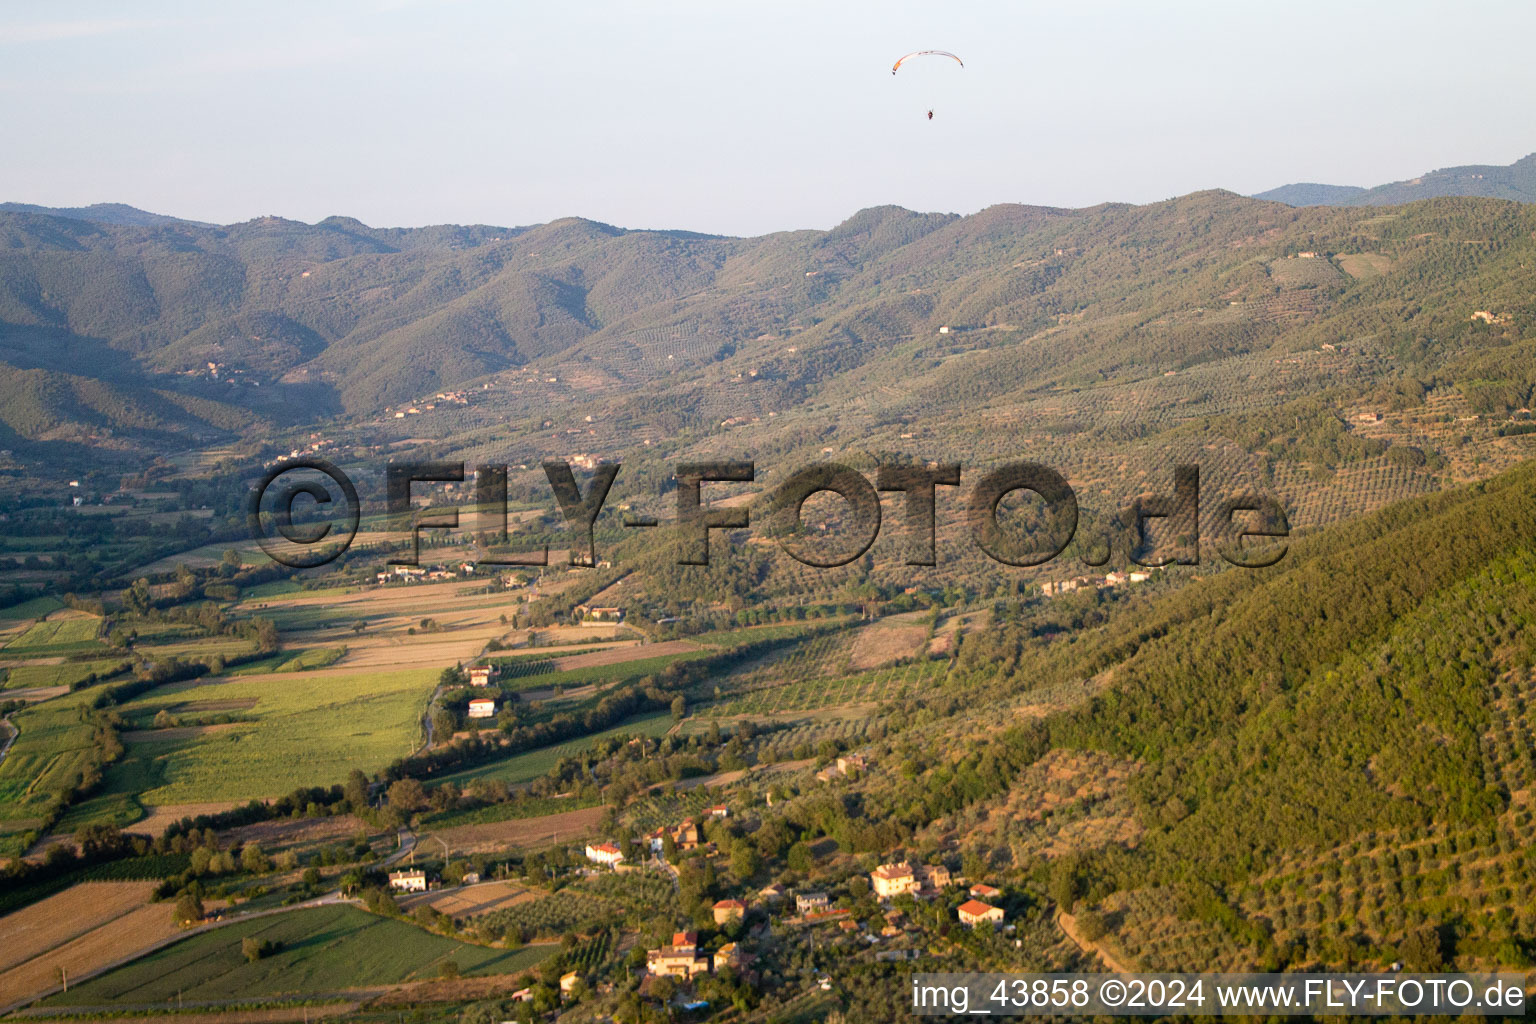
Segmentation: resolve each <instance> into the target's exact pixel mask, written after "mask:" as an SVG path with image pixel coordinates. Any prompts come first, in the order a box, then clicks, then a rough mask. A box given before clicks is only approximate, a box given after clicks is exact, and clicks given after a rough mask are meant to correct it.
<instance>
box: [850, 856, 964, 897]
mask: <svg viewBox="0 0 1536 1024" xmlns="http://www.w3.org/2000/svg"><path fill="white" fill-rule="evenodd" d="M949 881H950V875H949V869H948V868H946V867H944V866H943V865H942V864H932V865H929V864H917V865H913V864H909V863H907V862H906V861H899V862H897V863H895V864H881V865H880V866H879V867H877V868H875V870H874V871H871V872H870V874H869V883H870V886H871V887H872V888H873V889H874V890H875V895H876V896H878V897H880V898H881V899H883V900H888V899H890V898H891V897H893V896H901V895H904V894H906V893H919V892H923V891H929V892H931V891H935V890H938V889H942V888H944V887H945V886H946V885H948V884H949Z"/></svg>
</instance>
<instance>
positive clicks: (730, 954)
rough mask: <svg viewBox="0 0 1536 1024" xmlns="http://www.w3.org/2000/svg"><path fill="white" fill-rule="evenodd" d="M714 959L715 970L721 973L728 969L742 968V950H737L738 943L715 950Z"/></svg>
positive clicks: (727, 944)
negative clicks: (722, 970)
mask: <svg viewBox="0 0 1536 1024" xmlns="http://www.w3.org/2000/svg"><path fill="white" fill-rule="evenodd" d="M714 959H715V970H717V971H719V970H721V969H723V968H726V967H740V966H741V964H742V960H743V957H742V955H741V950H740V949H738V948H737V946H736V943H734V942H727V943H726V944H725V945H723V946H721V947H720V948H719V949H717V950H715V958H714Z"/></svg>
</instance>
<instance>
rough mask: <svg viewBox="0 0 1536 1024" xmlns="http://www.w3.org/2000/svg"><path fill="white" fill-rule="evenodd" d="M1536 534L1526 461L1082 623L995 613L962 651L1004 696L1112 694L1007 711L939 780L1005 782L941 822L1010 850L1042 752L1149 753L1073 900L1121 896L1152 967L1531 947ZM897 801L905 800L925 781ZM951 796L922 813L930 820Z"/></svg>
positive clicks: (924, 755) (982, 850)
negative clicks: (1085, 686) (1034, 717)
mask: <svg viewBox="0 0 1536 1024" xmlns="http://www.w3.org/2000/svg"><path fill="white" fill-rule="evenodd" d="M1533 531H1536V468H1533V467H1532V466H1530V465H1525V466H1522V467H1520V468H1519V469H1516V470H1513V471H1511V472H1509V473H1506V474H1503V475H1501V476H1499V477H1497V478H1495V479H1493V480H1490V481H1488V482H1487V483H1485V484H1480V485H1477V486H1473V487H1469V488H1462V489H1458V490H1455V491H1452V492H1448V493H1444V494H1439V495H1435V496H1432V497H1429V498H1424V499H1418V500H1414V501H1410V502H1404V503H1401V504H1397V505H1393V506H1391V507H1390V508H1388V509H1386V510H1384V511H1383V512H1380V513H1377V514H1374V515H1371V516H1367V517H1364V518H1362V519H1359V520H1357V521H1354V522H1351V523H1348V524H1343V525H1339V526H1335V527H1332V528H1330V529H1328V530H1326V531H1324V532H1322V533H1319V534H1317V535H1314V536H1312V537H1310V538H1307V539H1305V540H1303V541H1301V542H1299V543H1297V544H1295V545H1294V546H1293V547H1292V550H1291V552H1290V553H1289V554H1288V556H1287V558H1286V559H1285V561H1284V562H1283V563H1281V565H1279V566H1277V567H1275V568H1273V569H1267V570H1262V571H1257V572H1227V573H1222V574H1218V575H1216V576H1214V577H1207V578H1205V579H1203V580H1199V581H1196V582H1192V583H1190V584H1189V585H1187V586H1185V587H1183V588H1181V589H1179V590H1177V591H1176V592H1174V593H1172V594H1170V595H1168V596H1167V597H1165V598H1162V599H1159V600H1154V601H1150V602H1146V603H1144V604H1141V605H1140V606H1139V607H1135V608H1130V609H1127V610H1125V611H1124V612H1123V613H1120V614H1117V615H1114V616H1113V617H1112V618H1110V619H1109V621H1107V622H1106V623H1105V624H1104V625H1102V626H1099V627H1097V628H1093V629H1088V630H1083V631H1080V632H1078V633H1076V634H1074V635H1073V636H1071V637H1070V638H1068V639H1062V640H1058V641H1055V642H1049V643H1044V642H1041V641H1038V640H1031V639H1029V636H1028V631H1027V630H1025V629H1022V628H1021V627H1014V626H1009V625H1006V624H1002V628H1000V629H998V630H996V631H995V632H993V633H991V634H989V635H987V636H985V637H977V638H975V639H974V640H973V641H971V642H970V643H969V644H968V649H967V650H965V651H964V652H963V655H962V666H973V667H974V669H975V671H976V672H977V673H978V675H977V676H976V679H977V683H976V685H977V686H978V687H980V688H982V689H983V690H991V693H992V696H991V698H990V701H991V702H993V703H996V702H999V701H1003V700H1007V701H1011V702H1023V703H1025V704H1026V705H1027V704H1028V702H1029V701H1030V700H1031V694H1035V693H1049V692H1051V691H1052V689H1053V688H1059V687H1061V686H1063V685H1065V684H1069V683H1071V682H1073V681H1076V680H1082V679H1085V678H1092V679H1095V680H1099V681H1100V685H1099V686H1097V687H1095V688H1094V695H1093V696H1092V697H1090V698H1088V699H1087V700H1086V701H1085V702H1083V703H1081V704H1080V705H1079V706H1077V707H1075V708H1072V709H1068V710H1065V711H1063V712H1061V713H1059V714H1057V715H1054V716H1052V717H1050V718H1048V719H1046V720H1044V721H1043V722H1031V721H1029V720H1027V719H1026V720H1023V721H1019V722H1016V723H1013V725H1012V728H1011V729H1010V731H1009V732H1007V733H1004V734H1003V735H1002V736H1001V737H1000V738H999V739H997V740H993V741H990V742H987V743H984V744H981V745H980V746H978V747H976V748H975V749H974V750H972V751H970V752H969V753H968V754H967V755H966V756H965V758H964V759H963V760H962V761H961V763H960V764H958V765H956V766H955V767H954V769H953V772H952V775H951V773H950V772H949V771H946V770H937V769H936V770H935V772H934V773H932V774H930V776H929V778H928V779H927V785H926V786H925V787H924V791H925V792H926V793H928V794H933V796H934V797H937V795H938V793H940V792H942V791H943V790H942V789H941V788H940V786H941V780H942V779H944V778H946V777H949V778H951V779H952V781H951V782H950V783H949V785H950V786H958V787H959V788H960V789H961V790H962V791H967V790H968V791H970V792H978V791H981V792H985V790H986V789H987V788H988V787H994V786H995V787H999V788H1000V790H1001V795H997V796H987V797H985V798H983V799H981V800H979V801H978V802H976V803H975V804H971V805H970V806H969V807H968V808H967V809H966V810H964V811H962V812H960V813H958V814H957V815H956V816H955V817H954V818H952V819H946V823H945V824H944V825H941V826H939V827H949V828H954V829H955V830H956V832H957V834H958V835H960V836H962V837H964V836H966V835H967V834H968V833H973V835H974V838H972V839H970V840H969V841H967V840H965V839H962V840H961V842H962V843H963V844H967V845H973V846H974V848H975V849H976V851H977V853H978V854H979V855H980V856H982V857H984V858H996V857H999V856H1005V857H1007V856H1017V855H1018V854H1019V853H1021V852H1022V851H1023V850H1025V849H1028V848H1029V839H1030V833H1031V832H1032V831H1036V830H1039V829H1041V828H1044V827H1045V826H1044V825H1042V824H1041V823H1031V824H1026V825H1025V826H1023V827H1022V829H1021V831H1020V832H1019V833H1016V834H1015V833H1010V832H1009V831H1007V830H1006V829H1003V828H1001V827H1000V826H999V824H998V821H999V818H1000V817H1005V816H1006V808H1008V807H1009V806H1010V804H1012V802H1013V801H1015V800H1018V799H1020V798H1021V796H1027V792H1028V788H1027V786H1025V781H1026V780H1027V779H1028V778H1029V772H1030V770H1031V769H1029V768H1027V767H1025V766H1027V765H1028V764H1029V763H1031V762H1034V761H1037V760H1043V761H1051V760H1052V759H1055V758H1058V757H1060V756H1063V755H1071V756H1072V757H1084V756H1089V755H1090V753H1091V755H1092V756H1093V757H1098V758H1107V759H1108V760H1107V762H1106V763H1109V764H1120V765H1132V766H1135V767H1134V768H1133V769H1132V770H1131V771H1130V773H1129V776H1128V778H1127V779H1126V780H1125V781H1123V782H1120V783H1118V784H1113V785H1112V786H1111V791H1112V792H1111V795H1110V798H1109V799H1107V800H1106V799H1105V798H1104V797H1103V796H1101V797H1099V798H1098V801H1096V802H1097V804H1098V806H1097V808H1096V809H1095V807H1094V805H1093V804H1086V805H1084V806H1083V807H1082V808H1081V809H1080V810H1079V811H1078V812H1077V813H1080V814H1087V815H1088V817H1089V818H1090V819H1091V818H1093V817H1095V816H1101V815H1109V816H1113V815H1115V814H1123V815H1126V816H1128V821H1129V822H1132V823H1133V831H1134V833H1135V835H1136V841H1135V842H1134V843H1132V844H1130V845H1129V846H1125V845H1121V844H1120V843H1117V842H1105V841H1103V840H1100V841H1098V842H1094V841H1089V842H1087V843H1083V844H1082V845H1081V847H1080V848H1079V849H1078V850H1077V851H1076V856H1075V857H1074V859H1073V860H1072V861H1071V870H1072V877H1071V879H1070V889H1069V890H1064V891H1070V892H1071V893H1072V894H1073V898H1074V899H1082V900H1083V901H1085V906H1090V907H1094V908H1097V909H1098V910H1099V911H1102V912H1103V914H1104V915H1105V916H1106V917H1107V919H1108V920H1109V921H1110V922H1111V925H1112V927H1113V930H1115V931H1118V932H1119V935H1118V942H1119V947H1118V948H1121V949H1123V950H1124V951H1125V952H1126V953H1127V954H1128V955H1129V956H1131V957H1132V958H1135V959H1138V960H1140V962H1142V963H1143V964H1145V965H1146V966H1147V967H1148V969H1183V970H1194V969H1210V968H1212V967H1214V966H1215V965H1217V964H1222V963H1228V964H1233V965H1237V964H1244V965H1250V966H1251V965H1254V964H1266V963H1267V964H1271V965H1274V964H1285V965H1289V966H1292V967H1300V966H1304V965H1307V964H1314V965H1315V964H1326V965H1329V966H1342V965H1343V964H1345V963H1348V962H1351V959H1355V960H1358V959H1372V960H1374V959H1377V958H1380V959H1383V960H1390V959H1406V958H1407V956H1406V955H1405V954H1403V953H1402V952H1401V951H1402V950H1406V949H1407V948H1408V947H1409V946H1410V945H1411V944H1412V943H1413V942H1415V941H1417V939H1416V938H1415V936H1416V934H1417V932H1418V930H1419V929H1420V928H1421V927H1423V926H1425V925H1426V923H1433V924H1436V925H1437V926H1439V927H1440V928H1441V932H1442V937H1443V939H1444V942H1445V950H1446V952H1447V955H1460V956H1463V957H1466V958H1467V962H1473V961H1478V960H1480V959H1481V961H1482V962H1491V961H1497V962H1503V963H1511V962H1512V963H1524V962H1528V960H1527V959H1526V958H1527V957H1528V956H1529V953H1530V950H1529V949H1528V948H1527V946H1526V944H1527V943H1528V941H1529V940H1528V937H1529V935H1530V934H1531V929H1532V927H1533V926H1536V918H1533V916H1532V913H1533V911H1532V908H1533V906H1536V904H1533V903H1532V902H1531V898H1532V896H1533V895H1536V873H1533V868H1536V864H1533V862H1532V860H1531V857H1530V855H1529V851H1530V849H1531V841H1532V839H1533V838H1536V819H1533V815H1532V808H1531V807H1530V805H1529V797H1530V793H1531V788H1530V787H1531V785H1532V783H1533V782H1536V760H1533V756H1532V747H1531V744H1530V742H1529V737H1530V736H1531V731H1532V722H1531V721H1530V718H1529V707H1528V704H1529V695H1530V692H1531V687H1532V685H1533V682H1536V675H1533V672H1532V666H1533V665H1536V646H1533V639H1532V633H1531V630H1530V628H1529V626H1530V622H1531V620H1532V616H1533V614H1536V600H1533V598H1532V594H1533V593H1536V589H1533V584H1536V543H1533V542H1532V540H1531V538H1532V537H1533V536H1536V532H1533ZM1009 649H1014V650H1016V651H1019V652H1021V653H1019V654H1017V655H1016V658H1017V664H1018V668H1017V669H1015V670H1012V671H1007V672H1005V677H1007V678H1009V679H1011V683H987V682H984V681H983V680H985V678H986V674H985V673H984V672H983V671H982V666H983V665H985V664H987V663H988V662H991V663H993V664H996V663H997V661H998V658H999V653H1000V652H1002V651H1007V650H1009ZM1005 664H1008V662H1005ZM1005 695H1007V696H1005ZM967 700H970V698H967ZM962 720H964V721H966V722H970V721H972V717H971V716H968V715H962ZM1004 721H1005V724H1006V719H1005V720H1004ZM945 745H946V744H945V741H926V742H925V741H923V740H919V739H916V738H913V739H904V740H898V741H897V742H896V743H895V744H893V745H892V746H893V749H892V751H891V754H890V756H892V757H895V758H898V759H903V758H905V759H916V760H917V761H918V762H919V763H923V762H924V761H927V762H929V763H932V762H933V760H934V751H935V750H936V749H942V748H943V747H944V746H945ZM940 759H941V760H942V758H940ZM1009 765H1016V766H1018V767H1017V768H1014V769H1012V771H1010V769H1009V768H1008V766H1009ZM1014 771H1016V772H1018V773H1019V774H1017V775H1014V774H1013V773H1012V772H1014ZM994 779H995V781H992V780H994ZM1020 787H1023V789H1021V788H1020ZM876 791H877V792H878V791H879V788H878V786H877V787H876ZM893 796H896V795H895V794H893ZM896 799H897V802H896V804H895V805H894V809H896V810H897V813H898V814H899V813H902V811H901V810H900V809H901V808H904V807H906V806H907V802H908V801H910V800H912V799H913V797H912V795H911V794H910V793H906V794H901V795H900V796H896ZM930 799H933V797H930ZM1116 801H1122V802H1121V803H1119V804H1117V803H1116ZM934 810H938V811H940V812H941V813H942V807H939V808H935V807H932V806H930V807H927V808H924V807H923V806H922V805H921V804H919V805H918V808H917V809H915V812H914V811H909V812H906V813H914V818H913V820H912V824H913V825H914V827H917V828H923V815H924V814H925V813H927V812H930V811H934ZM869 816H870V818H871V820H878V819H879V817H880V809H879V808H878V807H876V808H873V809H871V813H870V815H869ZM989 820H990V822H991V823H990V824H987V823H988V822H989ZM1069 820H1070V819H1069ZM1105 835H1106V836H1107V835H1108V833H1105ZM992 844H1001V846H1000V847H998V848H994V846H993V845H992ZM1009 847H1012V850H1013V854H1011V855H1010V854H1003V853H1002V850H1006V849H1008V848H1009ZM1059 881H1060V880H1059V879H1058V882H1059ZM1061 884H1067V883H1061ZM1063 898H1065V897H1063ZM1181 921H1182V922H1185V924H1183V925H1179V927H1173V924H1175V923H1177V922H1181Z"/></svg>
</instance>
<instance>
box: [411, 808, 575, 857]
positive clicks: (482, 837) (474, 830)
mask: <svg viewBox="0 0 1536 1024" xmlns="http://www.w3.org/2000/svg"><path fill="white" fill-rule="evenodd" d="M603 813H604V809H603V808H602V807H582V808H577V809H575V810H571V811H561V812H559V813H557V814H544V815H540V816H538V817H535V818H511V819H508V820H506V821H493V822H484V823H482V824H475V825H455V826H450V827H448V828H441V827H439V828H433V829H432V830H431V831H430V832H428V833H426V834H427V835H429V836H431V837H432V838H434V839H438V840H441V841H442V842H444V843H447V844H448V847H449V849H451V850H453V851H454V852H455V853H460V854H463V853H496V852H500V851H504V850H520V849H536V848H539V847H544V846H552V845H556V844H559V843H571V842H576V841H577V840H581V839H590V838H592V837H593V836H595V835H596V834H597V827H598V824H599V823H600V822H601V821H602V820H603Z"/></svg>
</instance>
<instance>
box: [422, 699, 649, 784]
mask: <svg viewBox="0 0 1536 1024" xmlns="http://www.w3.org/2000/svg"><path fill="white" fill-rule="evenodd" d="M672 725H673V722H672V716H671V715H670V714H668V713H667V712H665V711H660V712H657V713H656V714H652V715H641V716H639V717H636V718H631V719H630V720H629V721H627V722H624V723H623V724H622V725H616V726H614V727H613V728H612V729H604V730H603V731H601V732H595V733H592V734H590V735H588V736H583V737H582V738H581V739H576V740H568V741H567V742H565V743H557V744H555V745H553V746H549V747H543V748H541V749H539V750H530V751H527V752H526V753H522V754H516V755H514V756H512V757H509V758H507V759H506V760H505V761H494V762H492V763H490V764H484V765H478V766H476V767H474V768H466V769H464V770H463V771H459V772H454V773H453V774H451V775H444V776H442V777H441V778H439V779H437V780H436V781H438V782H452V783H455V784H456V785H460V786H462V785H464V784H466V783H468V782H470V781H471V780H473V779H500V780H501V781H503V782H506V783H507V784H508V785H516V784H518V783H523V782H532V781H533V780H534V779H537V778H539V777H540V776H541V775H544V774H546V773H548V771H549V770H550V769H551V768H553V767H555V765H557V764H559V763H560V760H561V758H565V757H575V756H577V755H579V754H580V753H581V752H582V751H584V750H586V749H588V748H589V747H591V746H592V745H593V744H594V743H596V742H598V741H599V740H604V739H607V738H609V737H611V736H649V737H651V738H653V739H655V738H657V737H660V736H662V735H665V734H666V732H667V730H668V729H670V728H672Z"/></svg>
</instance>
